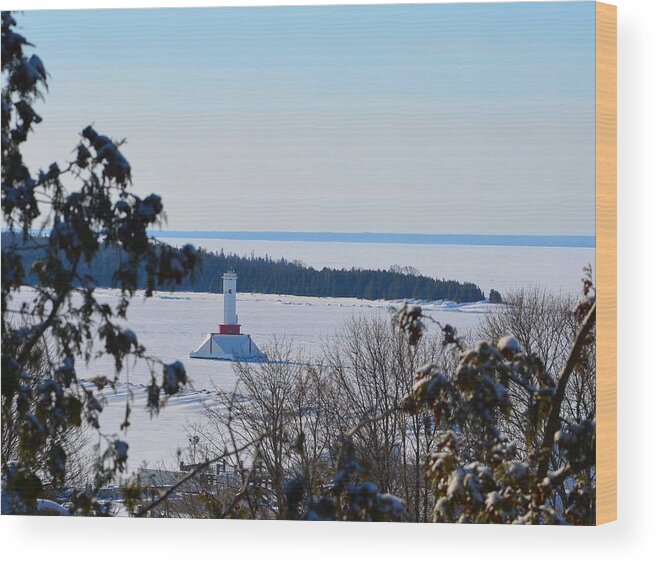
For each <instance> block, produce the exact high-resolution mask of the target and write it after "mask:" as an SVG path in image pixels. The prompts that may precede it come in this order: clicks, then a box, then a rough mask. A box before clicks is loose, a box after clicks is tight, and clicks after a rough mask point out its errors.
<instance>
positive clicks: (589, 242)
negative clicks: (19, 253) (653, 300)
mask: <svg viewBox="0 0 656 565" xmlns="http://www.w3.org/2000/svg"><path fill="white" fill-rule="evenodd" d="M149 233H150V235H152V236H154V237H159V238H186V239H229V240H236V241H239V240H241V241H296V242H307V243H388V244H419V245H486V246H503V247H581V248H594V247H595V246H596V238H595V236H587V235H482V234H414V233H371V232H361V233H357V232H353V233H344V232H282V231H280V232H279V231H182V230H171V231H169V230H152V231H150V232H149Z"/></svg>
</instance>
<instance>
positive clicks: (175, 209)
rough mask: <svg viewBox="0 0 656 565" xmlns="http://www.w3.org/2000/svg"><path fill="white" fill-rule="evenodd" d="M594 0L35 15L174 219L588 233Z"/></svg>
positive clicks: (62, 91)
mask: <svg viewBox="0 0 656 565" xmlns="http://www.w3.org/2000/svg"><path fill="white" fill-rule="evenodd" d="M594 16H595V8H594V3H593V2H572V3H569V2H567V3H538V4H535V3H531V4H529V3H508V4H451V5H448V4H447V5H444V4H443V5H386V6H346V7H343V6H341V7H340V6H333V7H329V6H327V7H297V8H294V7H285V8H250V9H247V8H216V9H207V8H202V9H154V10H110V11H102V10H89V11H43V12H26V13H24V14H23V15H21V16H20V19H19V23H20V24H21V25H22V27H23V30H22V33H23V34H24V35H25V36H26V37H27V38H28V39H29V40H30V41H32V42H33V43H35V44H36V46H37V47H36V52H37V53H38V54H39V55H40V56H41V58H42V59H43V60H44V62H45V64H46V67H47V69H48V71H49V72H50V74H51V79H50V91H49V93H48V95H47V97H46V102H45V103H44V104H42V105H40V107H39V111H40V112H41V113H42V115H43V117H44V122H43V123H42V124H40V125H39V126H38V130H37V133H36V134H35V135H34V136H33V139H32V141H30V143H29V146H28V148H27V152H26V154H27V158H28V163H30V164H32V166H33V167H35V168H37V167H38V166H47V165H48V164H49V163H50V162H52V161H53V160H55V159H58V160H62V161H63V160H66V159H67V158H69V156H70V151H71V150H72V149H73V147H74V146H75V145H76V143H77V138H76V134H77V132H79V131H81V129H82V128H83V127H84V126H86V125H88V124H89V123H94V125H95V127H96V129H97V130H98V131H101V132H103V133H105V134H107V135H110V136H112V137H114V138H123V137H125V138H127V140H128V143H127V145H126V146H125V151H124V152H125V154H126V156H127V157H128V159H129V160H130V161H131V163H132V167H133V177H134V183H135V189H136V190H137V191H139V192H142V193H144V194H147V193H150V192H157V193H159V194H161V195H162V196H163V197H164V203H165V207H166V210H167V214H168V227H169V228H170V229H178V230H189V229H198V230H251V231H252V230H270V231H276V230H282V231H293V230H298V231H338V232H361V231H371V232H397V233H399V232H408V233H488V234H572V235H592V234H594V119H595V113H594V110H595V108H594V95H595V83H594V80H595V76H594V75H595V66H594V53H595V41H594V39H595V38H594V31H595V30H594Z"/></svg>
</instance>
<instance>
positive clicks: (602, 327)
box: [595, 2, 617, 524]
mask: <svg viewBox="0 0 656 565" xmlns="http://www.w3.org/2000/svg"><path fill="white" fill-rule="evenodd" d="M595 88H596V134H595V136H596V140H595V141H596V150H595V152H596V155H595V161H596V163H595V168H596V236H597V238H596V242H597V249H596V257H597V261H596V263H597V267H596V270H597V283H596V284H597V414H596V422H597V446H596V449H597V451H596V453H597V455H596V473H597V476H596V484H597V493H596V497H597V500H596V522H597V524H603V523H606V522H611V521H613V520H616V519H617V8H616V7H615V6H612V5H609V4H602V3H599V2H597V3H596V87H595Z"/></svg>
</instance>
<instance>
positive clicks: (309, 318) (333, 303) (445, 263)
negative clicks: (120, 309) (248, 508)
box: [18, 239, 594, 470]
mask: <svg viewBox="0 0 656 565" xmlns="http://www.w3.org/2000/svg"><path fill="white" fill-rule="evenodd" d="M168 242H169V243H174V244H177V243H182V241H179V242H178V241H176V240H168ZM185 242H186V241H185ZM191 242H192V243H193V244H195V245H197V246H202V247H205V248H207V249H215V250H219V249H221V248H223V249H224V250H225V251H226V252H235V253H239V254H246V255H248V254H250V253H251V252H254V253H255V254H256V255H264V254H268V255H270V256H273V257H274V258H277V257H283V256H284V257H286V258H288V259H299V260H301V261H303V262H304V263H306V264H308V265H312V266H315V267H319V268H320V267H323V266H328V267H338V268H341V267H347V268H349V267H352V266H353V267H355V266H361V267H369V268H387V267H389V266H390V265H393V264H397V265H401V266H413V267H415V268H417V269H419V270H420V271H421V272H422V273H423V274H425V275H429V276H434V277H440V278H453V279H456V280H468V281H471V282H474V283H476V284H478V285H479V286H480V287H481V289H482V290H483V291H484V292H485V293H486V295H487V293H488V292H489V290H490V288H496V289H497V290H500V291H501V292H502V293H504V292H506V291H508V290H510V289H513V288H516V287H519V286H528V285H539V286H545V287H548V288H550V289H552V290H554V291H557V292H568V293H577V292H578V291H579V288H580V279H581V269H582V267H583V266H584V265H586V264H593V265H594V249H590V248H545V247H492V246H462V245H430V244H420V245H412V244H362V243H337V244H336V243H315V242H286V241H283V242H278V241H234V240H216V239H211V240H191ZM219 291H220V289H217V292H219ZM30 292H31V291H30V290H29V289H25V290H23V291H21V293H19V296H18V298H19V299H29V294H30ZM98 295H99V297H100V298H101V299H102V300H105V301H107V302H108V303H110V304H114V303H115V302H116V296H117V293H116V291H113V290H108V289H105V290H103V289H99V290H98ZM397 304H398V302H388V301H369V300H358V299H352V298H340V299H337V298H308V297H294V296H280V295H263V294H250V293H249V294H238V313H239V321H240V323H241V324H242V331H243V332H244V333H249V334H251V336H252V337H253V339H254V341H255V343H257V345H258V346H259V347H261V348H262V347H263V348H266V347H267V345H269V344H271V343H272V342H273V341H274V340H276V339H279V338H286V339H288V340H290V341H293V343H294V344H295V345H296V346H298V347H300V348H302V349H303V350H304V351H305V352H307V353H309V354H310V355H312V354H313V353H318V352H319V351H320V349H321V345H322V343H323V341H324V340H325V339H327V338H329V337H330V336H332V335H334V334H335V332H337V331H338V330H339V328H340V326H342V325H343V324H344V323H345V322H346V321H348V320H349V319H350V318H352V317H353V316H383V317H387V316H389V308H390V306H394V305H397ZM424 307H425V308H426V309H427V310H428V311H429V313H430V314H431V315H432V316H433V317H434V318H436V319H438V320H440V321H441V322H443V323H449V324H451V325H453V326H455V327H457V328H458V329H459V330H461V331H466V330H468V329H473V328H475V327H476V326H477V325H478V323H479V321H480V319H481V317H482V316H484V315H485V312H487V311H489V309H490V308H494V306H491V305H488V304H469V305H462V306H456V305H454V304H440V303H435V304H427V305H424ZM221 317H222V297H221V295H220V294H213V293H184V292H180V293H165V292H159V293H156V294H155V296H154V297H153V298H150V299H145V298H144V297H143V294H137V296H136V297H135V299H134V300H133V302H132V305H131V307H130V310H129V323H128V325H129V327H130V328H131V329H132V330H134V331H135V332H136V334H137V336H138V338H139V341H140V342H141V343H143V344H144V345H145V346H146V348H147V350H148V352H149V353H150V354H151V355H154V356H156V357H159V358H161V359H162V360H163V361H165V362H172V361H174V360H176V359H179V360H181V361H182V362H183V363H184V364H185V367H186V369H187V373H188V375H189V377H190V379H191V385H190V387H189V389H188V390H187V391H185V392H184V393H182V394H179V395H176V397H174V398H173V399H171V400H170V402H169V404H168V405H167V406H166V407H165V408H164V409H163V410H162V411H161V413H160V415H159V416H157V417H154V418H152V419H151V418H150V415H149V414H148V413H147V411H146V410H145V408H144V407H145V405H146V398H145V390H144V386H145V385H146V384H147V383H148V381H149V376H148V372H147V370H146V369H145V367H143V366H130V367H127V368H126V369H125V371H124V373H125V374H124V376H122V377H121V382H122V383H124V384H122V385H121V386H120V387H119V390H118V391H117V393H116V394H108V395H106V402H107V405H106V407H105V410H104V411H103V414H102V417H101V424H102V427H103V432H105V433H118V432H119V428H120V423H121V422H122V419H123V416H124V411H125V401H126V398H127V395H128V394H129V393H131V394H133V396H134V407H133V413H132V416H131V425H130V428H129V430H128V432H127V435H126V438H125V439H126V440H127V441H128V443H129V445H130V450H129V455H130V457H129V461H130V469H131V470H134V469H136V468H137V467H139V466H141V465H142V464H143V463H147V464H148V465H149V466H154V465H164V466H166V467H168V468H175V467H176V466H177V456H176V451H177V449H178V447H182V448H184V447H185V446H186V445H188V437H187V431H186V427H187V426H188V425H189V424H192V423H202V421H203V402H204V401H208V400H210V399H211V392H210V391H212V390H213V389H214V388H215V387H220V388H221V389H224V390H230V389H232V388H233V387H234V385H235V381H236V379H235V375H234V372H233V368H232V365H231V364H230V363H228V362H221V361H205V360H200V359H190V358H189V352H190V351H191V350H192V349H194V347H196V346H197V345H198V344H199V343H200V342H201V341H202V339H203V338H204V336H205V335H206V334H207V333H208V332H209V331H214V330H215V329H216V326H217V324H218V323H219V322H220V321H221ZM78 374H79V375H80V376H81V377H83V378H88V377H93V376H95V375H98V374H105V375H108V376H112V375H113V366H112V363H111V361H110V360H109V359H100V360H96V361H94V362H93V363H92V365H91V366H90V367H84V366H82V364H79V365H78ZM128 381H129V383H130V386H129V387H128V385H127V384H125V383H127V382H128ZM93 443H95V442H94V441H90V445H92V444H93Z"/></svg>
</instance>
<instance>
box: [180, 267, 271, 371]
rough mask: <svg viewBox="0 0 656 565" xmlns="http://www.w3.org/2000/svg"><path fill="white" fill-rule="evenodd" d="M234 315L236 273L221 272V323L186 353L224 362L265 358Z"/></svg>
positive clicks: (235, 308)
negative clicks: (215, 330) (216, 329)
mask: <svg viewBox="0 0 656 565" xmlns="http://www.w3.org/2000/svg"><path fill="white" fill-rule="evenodd" d="M238 321H239V318H238V317H237V274H236V273H235V272H233V271H232V270H231V271H228V272H227V273H225V274H224V275H223V323H222V324H219V327H218V330H219V331H218V332H210V333H209V334H207V336H205V339H204V340H203V343H201V344H200V345H199V346H198V347H197V348H196V349H195V350H194V351H192V352H191V353H190V354H189V356H190V357H192V358H194V359H222V360H226V361H237V360H240V361H265V360H266V356H265V355H264V354H263V353H262V352H261V351H260V350H259V348H258V347H257V345H255V343H254V342H253V340H252V339H251V336H250V335H249V334H242V333H241V325H240V324H239V323H238Z"/></svg>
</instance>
